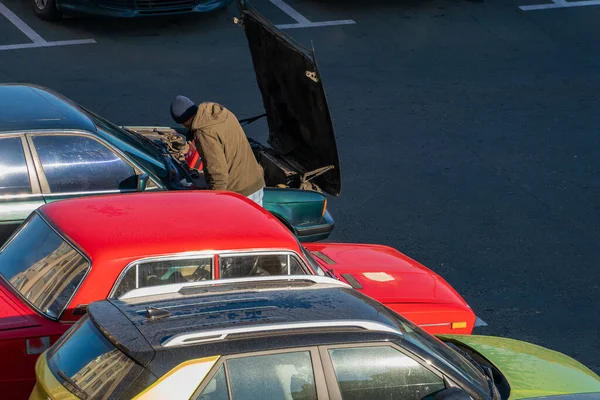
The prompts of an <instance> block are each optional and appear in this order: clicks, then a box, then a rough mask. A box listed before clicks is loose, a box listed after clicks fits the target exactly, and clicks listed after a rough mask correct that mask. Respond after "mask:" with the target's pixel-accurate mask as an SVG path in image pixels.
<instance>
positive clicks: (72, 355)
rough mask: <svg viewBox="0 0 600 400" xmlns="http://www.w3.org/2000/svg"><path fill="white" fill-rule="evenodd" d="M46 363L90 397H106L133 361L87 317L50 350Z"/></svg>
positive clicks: (113, 389)
mask: <svg viewBox="0 0 600 400" xmlns="http://www.w3.org/2000/svg"><path fill="white" fill-rule="evenodd" d="M48 363H49V366H50V369H51V371H52V372H53V373H54V374H56V375H58V377H60V378H63V379H64V380H66V381H67V382H68V383H70V384H71V385H75V388H76V389H78V391H81V392H83V393H85V395H87V398H89V399H107V398H109V397H110V395H111V394H112V393H113V392H114V391H115V389H116V387H117V386H118V385H119V383H120V382H121V381H122V379H123V377H124V376H125V375H126V374H127V373H128V372H129V370H130V369H131V368H132V367H133V365H134V362H133V361H132V360H131V359H130V358H129V357H127V356H126V355H125V354H123V353H122V352H121V351H119V350H118V349H117V348H116V347H115V346H114V345H113V344H112V343H111V342H110V341H108V340H107V339H106V337H104V335H102V333H100V332H99V331H98V329H97V328H96V327H95V326H94V324H93V323H92V321H91V320H90V319H89V318H87V317H85V318H84V322H83V323H81V324H80V325H79V326H78V328H76V330H75V331H74V332H73V333H72V334H71V336H69V337H68V338H67V340H65V341H64V342H63V343H62V344H60V346H59V347H58V349H56V350H55V351H52V352H51V354H50V356H49V359H48Z"/></svg>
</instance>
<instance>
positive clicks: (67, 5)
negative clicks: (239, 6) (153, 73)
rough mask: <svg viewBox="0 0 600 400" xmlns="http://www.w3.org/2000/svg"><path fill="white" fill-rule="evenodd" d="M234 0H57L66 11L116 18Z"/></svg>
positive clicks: (209, 6)
mask: <svg viewBox="0 0 600 400" xmlns="http://www.w3.org/2000/svg"><path fill="white" fill-rule="evenodd" d="M232 1H233V0H57V5H58V9H59V10H60V11H62V12H65V13H71V14H86V15H97V16H103V17H115V18H140V17H152V16H162V15H181V14H190V13H197V12H209V11H213V10H216V9H218V8H222V7H226V6H228V5H229V4H230V3H231V2H232Z"/></svg>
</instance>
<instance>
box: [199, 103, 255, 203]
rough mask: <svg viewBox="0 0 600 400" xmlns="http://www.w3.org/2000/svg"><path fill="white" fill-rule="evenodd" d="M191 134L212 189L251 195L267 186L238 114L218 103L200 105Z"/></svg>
mask: <svg viewBox="0 0 600 400" xmlns="http://www.w3.org/2000/svg"><path fill="white" fill-rule="evenodd" d="M190 133H191V134H192V137H193V139H194V142H195V145H196V148H197V149H198V151H199V152H200V156H201V157H202V160H203V162H204V174H205V176H206V182H207V183H208V184H209V185H210V186H211V189H213V190H229V191H232V192H237V193H240V194H242V195H244V196H249V195H251V194H252V193H254V192H256V191H258V190H259V189H261V188H263V187H265V179H264V172H263V169H262V167H261V166H260V165H259V164H258V162H257V161H256V157H255V156H254V153H253V152H252V148H251V147H250V143H249V142H248V138H247V137H246V134H245V133H244V130H243V129H242V127H241V125H240V123H239V122H238V120H237V118H236V117H235V115H234V114H233V113H232V112H231V111H229V110H228V109H226V108H225V107H223V106H222V105H220V104H217V103H211V102H206V103H200V104H198V113H197V114H196V116H195V117H194V120H193V122H192V126H191V128H190Z"/></svg>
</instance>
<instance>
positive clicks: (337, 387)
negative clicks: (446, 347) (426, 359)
mask: <svg viewBox="0 0 600 400" xmlns="http://www.w3.org/2000/svg"><path fill="white" fill-rule="evenodd" d="M319 351H320V354H321V359H322V360H323V366H324V369H325V376H326V379H327V387H328V389H329V393H330V396H331V398H332V399H343V400H359V399H388V400H395V399H398V400H422V399H432V400H433V399H434V398H435V394H436V393H437V392H440V391H442V390H444V389H445V388H446V386H445V382H444V378H443V376H442V375H441V374H439V373H438V372H436V371H433V370H431V369H429V367H427V366H425V365H424V364H422V363H420V362H418V361H417V360H416V359H415V358H413V357H412V356H411V355H410V354H408V353H405V352H403V351H401V350H400V349H398V348H397V347H395V346H393V345H391V344H390V343H380V344H360V343H356V344H349V345H340V346H327V347H320V348H319Z"/></svg>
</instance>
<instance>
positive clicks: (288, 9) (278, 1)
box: [269, 0, 356, 29]
mask: <svg viewBox="0 0 600 400" xmlns="http://www.w3.org/2000/svg"><path fill="white" fill-rule="evenodd" d="M269 1H270V2H271V3H273V5H275V6H277V7H279V9H280V10H281V11H283V12H284V13H286V14H287V15H289V16H290V17H291V18H292V19H294V21H296V23H295V24H282V25H277V27H278V28H279V29H292V28H318V27H321V26H333V25H351V24H355V23H356V21H354V20H351V19H342V20H336V21H322V22H311V21H309V19H308V18H306V17H305V16H304V15H302V14H300V13H299V12H298V11H296V10H294V8H293V7H292V6H290V5H289V4H287V3H285V2H284V1H283V0H269Z"/></svg>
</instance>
